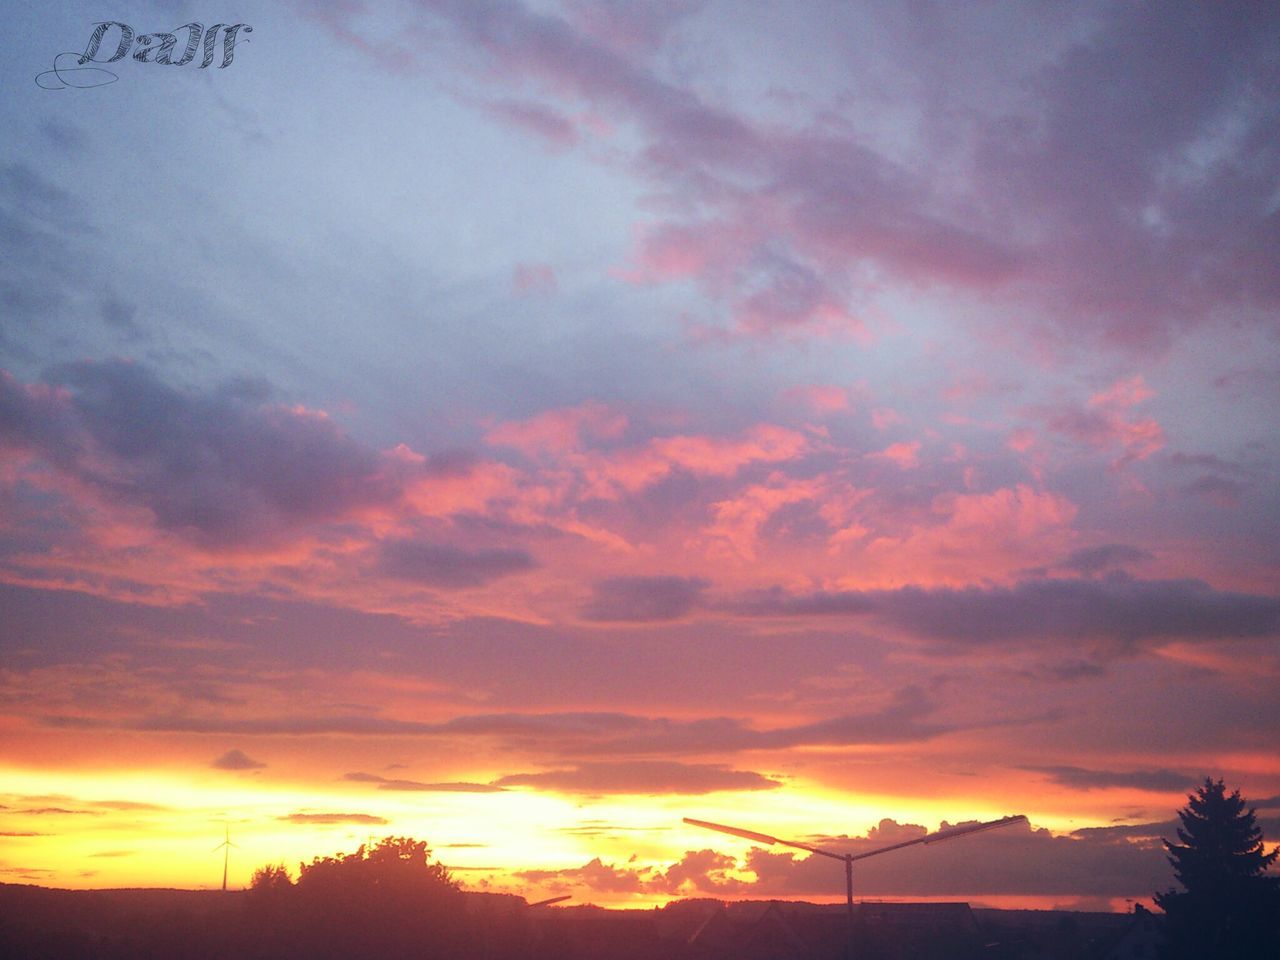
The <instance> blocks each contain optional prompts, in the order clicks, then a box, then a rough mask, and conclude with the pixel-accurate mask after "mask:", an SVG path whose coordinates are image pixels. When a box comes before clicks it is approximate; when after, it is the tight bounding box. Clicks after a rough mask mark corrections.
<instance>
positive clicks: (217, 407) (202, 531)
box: [0, 360, 398, 547]
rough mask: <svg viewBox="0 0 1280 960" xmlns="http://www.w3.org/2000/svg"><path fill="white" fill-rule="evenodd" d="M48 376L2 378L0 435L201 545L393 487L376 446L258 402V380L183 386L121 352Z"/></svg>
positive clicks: (316, 518)
mask: <svg viewBox="0 0 1280 960" xmlns="http://www.w3.org/2000/svg"><path fill="white" fill-rule="evenodd" d="M47 380H48V384H47V385H36V386H31V387H26V386H23V385H22V384H20V383H19V382H18V381H16V380H15V379H14V378H12V377H10V376H8V375H4V378H3V380H0V444H4V445H7V446H11V447H18V448H21V449H25V450H27V451H29V452H31V453H34V454H35V455H37V456H39V457H41V458H42V459H44V460H45V461H47V462H48V463H50V464H51V465H52V466H54V467H55V468H56V469H58V470H59V471H61V472H62V473H64V474H66V475H67V476H69V477H71V478H73V479H75V480H76V481H78V482H80V483H82V484H84V485H85V486H86V487H88V488H90V489H92V490H94V491H95V492H96V493H97V494H98V495H99V496H100V497H102V498H104V499H109V500H122V501H124V502H126V503H131V504H135V505H137V506H142V507H145V508H147V509H148V510H150V511H151V513H152V514H153V515H154V516H155V520H156V523H157V524H158V525H159V526H160V527H162V528H164V529H166V530H170V531H173V532H175V533H179V534H181V535H184V536H188V537H191V538H192V539H194V540H196V541H198V542H200V543H202V544H204V545H206V546H211V547H226V546H232V545H238V544H246V543H257V542H261V541H262V540H263V539H266V538H270V537H271V536H273V535H275V534H277V533H280V532H283V531H284V530H287V529H289V528H291V527H295V526H298V525H301V524H307V523H315V522H325V521H331V520H335V519H338V518H340V517H341V516H343V515H344V514H345V513H346V512H347V511H349V510H351V509H352V508H355V507H359V506H368V505H373V504H387V503H390V502H392V501H393V500H394V499H395V498H396V497H397V496H398V484H397V482H396V481H395V480H394V479H393V478H392V477H391V476H390V475H389V474H388V473H387V472H386V471H385V470H384V469H383V466H382V464H381V463H380V462H379V458H378V456H377V454H375V453H374V452H373V451H371V450H368V449H366V448H365V447H363V446H361V445H360V444H359V443H357V442H356V441H354V440H352V439H350V438H349V437H348V436H347V435H346V434H344V433H343V432H342V431H341V430H340V429H339V428H338V427H337V426H335V425H334V424H333V423H332V422H331V421H329V420H328V419H327V418H325V417H323V416H320V415H317V414H312V413H306V412H299V411H297V410H295V409H290V408H285V407H280V406H272V405H269V404H267V403H265V396H266V394H267V392H268V391H267V388H266V387H265V386H264V385H262V384H257V383H252V382H248V381H239V382H231V383H228V384H225V385H224V386H222V387H221V388H218V389H215V390H211V391H206V392H196V391H191V390H180V389H177V388H174V387H171V386H169V385H167V384H165V383H164V382H162V381H161V380H160V379H159V377H157V376H156V375H155V374H154V373H152V372H151V371H150V370H149V369H147V368H146V367H144V366H141V365H139V364H133V363H127V362H124V361H118V360H113V361H105V362H101V363H94V362H88V361H86V362H81V363H74V364H67V365H64V366H60V367H55V368H54V369H52V370H50V371H49V373H48V375H47Z"/></svg>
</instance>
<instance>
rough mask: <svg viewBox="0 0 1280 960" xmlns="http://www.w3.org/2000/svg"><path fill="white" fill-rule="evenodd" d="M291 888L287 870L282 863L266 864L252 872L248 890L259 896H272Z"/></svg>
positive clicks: (291, 879)
mask: <svg viewBox="0 0 1280 960" xmlns="http://www.w3.org/2000/svg"><path fill="white" fill-rule="evenodd" d="M292 886H293V878H292V877H290V876H289V868H288V867H286V866H285V865H284V864H283V863H268V864H266V865H265V866H262V867H259V868H258V869H257V870H255V871H253V878H252V879H251V880H250V881H249V889H250V890H252V891H254V892H255V893H259V894H274V893H279V892H280V891H281V890H288V889H289V888H290V887H292Z"/></svg>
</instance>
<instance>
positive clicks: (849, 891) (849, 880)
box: [684, 813, 1027, 960]
mask: <svg viewBox="0 0 1280 960" xmlns="http://www.w3.org/2000/svg"><path fill="white" fill-rule="evenodd" d="M684 822H685V823H688V824H692V825H693V826H695V827H703V828H705V829H707V830H718V831H719V832H720V833H727V834H730V835H731V836H735V837H742V838H743V839H746V840H753V841H755V842H756V843H763V844H766V845H768V846H772V845H773V844H775V843H779V844H782V845H783V846H785V847H796V848H798V849H800V850H807V851H808V852H809V853H816V854H817V855H818V856H820V857H830V858H831V859H832V860H841V861H843V862H844V886H845V895H846V899H847V902H846V916H847V917H848V928H849V930H848V937H849V939H848V944H847V945H846V947H845V951H846V956H847V957H849V958H850V960H852V957H853V862H854V861H855V860H865V859H867V857H878V856H879V855H880V854H882V853H888V852H889V851H890V850H901V849H902V848H903V847H913V846H915V845H916V844H918V843H921V844H929V843H939V842H941V841H943V840H954V839H955V838H956V837H965V836H968V835H969V834H971V833H981V832H982V831H983V830H995V829H997V828H999V827H1007V826H1010V825H1011V824H1015V823H1026V822H1027V818H1026V817H1025V816H1024V815H1023V814H1021V813H1019V814H1016V815H1014V816H1012V817H1002V818H1001V819H999V820H988V821H987V822H986V823H971V824H967V825H965V826H963V827H952V828H950V829H949V830H938V831H935V832H934V833H929V834H926V835H925V836H923V837H916V838H915V839H914V840H904V841H903V842H902V843H892V844H890V845H889V846H887V847H879V848H877V849H875V850H867V851H865V852H863V853H832V852H831V851H830V850H821V849H819V848H818V847H811V846H809V845H808V844H804V843H796V842H795V841H794V840H782V839H779V838H778V837H771V836H769V835H768V834H767V833H756V832H755V831H754V830H741V829H739V828H738V827H726V826H725V825H724V824H723V823H709V822H708V821H706V820H694V819H693V818H692V817H685V818H684Z"/></svg>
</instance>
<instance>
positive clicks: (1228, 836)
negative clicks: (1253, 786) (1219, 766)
mask: <svg viewBox="0 0 1280 960" xmlns="http://www.w3.org/2000/svg"><path fill="white" fill-rule="evenodd" d="M1178 817H1179V818H1180V819H1181V821H1182V826H1181V827H1179V828H1178V840H1179V841H1181V842H1179V843H1174V842H1172V841H1170V840H1165V841H1164V845H1165V849H1166V850H1168V852H1169V862H1170V863H1171V864H1172V865H1173V870H1174V874H1175V876H1176V877H1177V879H1178V882H1179V883H1181V884H1182V886H1183V887H1184V888H1185V889H1184V890H1182V891H1177V890H1169V891H1167V892H1165V893H1157V894H1156V895H1155V902H1156V904H1157V905H1158V906H1159V907H1160V909H1162V910H1163V911H1164V912H1165V914H1166V915H1167V917H1168V928H1167V929H1168V956H1170V957H1173V958H1178V960H1183V958H1188V960H1189V958H1195V960H1201V958H1205V960H1207V958H1219V957H1222V958H1227V957H1230V958H1232V960H1253V958H1258V960H1263V958H1266V960H1274V958H1275V957H1277V956H1280V879H1277V878H1276V877H1274V876H1267V875H1266V871H1267V868H1268V867H1269V866H1270V865H1271V864H1272V863H1273V862H1274V861H1275V859H1276V857H1277V856H1280V848H1277V849H1275V850H1272V851H1271V852H1270V853H1267V852H1266V851H1265V849H1264V847H1263V845H1262V831H1261V830H1260V829H1258V825H1257V822H1256V821H1255V819H1254V811H1253V810H1252V809H1248V808H1247V807H1246V804H1245V801H1244V800H1243V799H1241V797H1240V791H1239V790H1236V791H1234V792H1233V793H1231V794H1230V795H1228V794H1227V788H1226V786H1225V785H1224V784H1223V782H1222V781H1221V780H1218V781H1213V780H1210V779H1208V778H1207V777H1206V778H1205V781H1204V786H1202V787H1200V788H1199V789H1198V790H1196V791H1195V793H1192V794H1190V796H1189V797H1188V803H1187V805H1186V807H1184V808H1183V809H1181V810H1179V811H1178Z"/></svg>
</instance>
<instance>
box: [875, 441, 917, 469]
mask: <svg viewBox="0 0 1280 960" xmlns="http://www.w3.org/2000/svg"><path fill="white" fill-rule="evenodd" d="M867 458H868V459H870V460H884V461H886V462H887V463H892V464H894V465H895V466H897V467H899V468H901V469H903V470H910V469H913V468H915V467H918V466H920V442H919V441H918V440H913V441H911V442H910V443H905V442H904V443H891V444H889V446H887V447H885V448H884V449H883V450H881V451H879V452H878V453H869V454H867Z"/></svg>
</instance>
